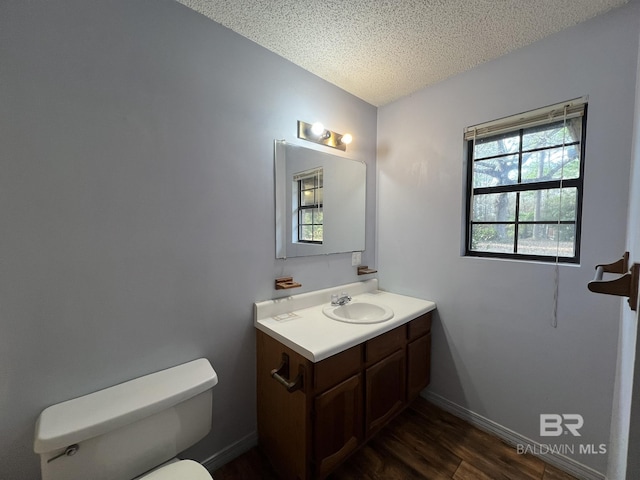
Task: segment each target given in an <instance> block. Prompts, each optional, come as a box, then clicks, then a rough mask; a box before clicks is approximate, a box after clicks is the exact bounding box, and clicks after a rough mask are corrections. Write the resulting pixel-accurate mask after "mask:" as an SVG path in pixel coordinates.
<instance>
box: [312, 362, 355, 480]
mask: <svg viewBox="0 0 640 480" xmlns="http://www.w3.org/2000/svg"><path fill="white" fill-rule="evenodd" d="M313 426H314V434H313V441H314V446H313V452H314V465H315V475H314V476H315V477H316V478H324V477H325V476H326V475H327V474H329V473H330V472H331V471H332V470H334V469H335V468H336V467H337V466H338V465H339V464H340V463H341V462H342V461H343V460H344V459H345V458H346V457H347V456H348V455H349V454H350V453H351V452H353V451H354V450H355V449H356V448H357V447H358V445H360V443H361V442H362V374H360V373H359V374H357V375H354V376H353V377H350V378H348V379H346V380H345V381H343V382H342V383H339V384H338V385H336V386H335V387H333V388H331V389H329V390H327V391H326V392H324V393H321V394H320V395H318V396H316V397H315V399H314V415H313Z"/></svg>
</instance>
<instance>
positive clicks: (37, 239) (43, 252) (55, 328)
mask: <svg viewBox="0 0 640 480" xmlns="http://www.w3.org/2000/svg"><path fill="white" fill-rule="evenodd" d="M0 65H1V66H2V67H1V68H0V112H1V113H0V159H1V162H2V163H1V164H2V170H1V174H0V204H1V205H2V208H0V225H2V233H1V234H0V432H2V434H1V435H0V478H3V479H12V480H20V479H25V480H26V479H34V478H38V471H39V463H38V457H37V456H36V455H35V454H34V453H33V451H32V440H33V430H34V424H35V421H36V418H37V416H38V414H39V413H40V411H41V410H42V409H44V408H45V407H47V406H49V405H51V404H54V403H57V402H60V401H63V400H67V399H69V398H73V397H76V396H78V395H83V394H86V393H89V392H92V391H95V390H97V389H100V388H104V387H107V386H110V385H113V384H116V383H119V382H122V381H125V380H128V379H131V378H134V377H137V376H140V375H143V374H147V373H150V372H153V371H156V370H159V369H163V368H167V367H170V366H173V365H176V364H179V363H182V362H186V361H189V360H191V359H194V358H198V357H207V358H208V359H210V361H211V363H212V364H213V366H214V368H215V369H216V371H217V372H218V374H219V379H220V382H219V384H218V386H217V387H216V388H215V391H214V412H213V416H214V430H213V432H212V433H211V434H210V436H209V437H208V438H207V439H206V440H205V441H204V442H203V443H202V444H201V445H200V446H199V447H198V448H196V449H195V450H193V455H194V456H196V457H197V458H198V459H199V460H203V459H205V458H207V457H208V456H210V455H213V454H215V453H216V452H219V451H220V450H222V449H224V448H225V447H228V446H229V445H231V444H233V443H234V442H236V441H238V440H240V439H242V438H244V437H245V436H247V435H250V434H251V433H252V432H254V431H255V428H256V425H255V366H254V362H255V354H254V351H255V348H254V338H255V337H254V330H253V325H252V321H253V319H252V314H253V310H252V303H253V302H254V301H257V300H265V299H269V298H273V297H275V296H276V292H275V291H274V289H273V280H274V278H276V277H277V276H281V275H283V274H291V275H293V276H294V278H295V279H296V280H297V281H299V282H301V283H302V284H303V287H302V288H301V289H298V292H302V291H307V290H314V289H318V288H324V287H327V286H331V285H336V284H340V283H348V282H352V281H356V280H357V275H356V272H355V268H353V267H351V256H350V254H341V255H330V256H322V257H314V258H298V259H289V260H276V259H275V240H274V238H275V235H274V208H273V204H274V192H273V141H274V139H276V138H284V139H287V140H292V139H294V138H295V134H296V121H297V120H298V119H300V120H305V121H315V120H321V121H323V122H324V123H325V125H327V126H328V127H329V128H331V129H333V130H336V131H338V132H346V131H350V132H351V133H352V134H353V135H354V142H353V144H352V145H350V146H349V149H348V152H347V155H348V156H349V157H351V158H355V159H358V160H364V161H366V162H367V163H368V200H369V210H368V214H367V219H368V224H367V235H366V242H367V243H366V252H365V254H364V256H363V257H364V258H363V260H364V261H365V263H369V264H375V263H376V259H375V257H374V250H375V249H374V234H375V212H374V208H375V141H376V109H375V108H374V107H373V106H371V105H369V104H366V103H365V102H363V101H361V100H359V99H357V98H355V97H353V96H351V95H349V94H346V93H345V92H343V91H341V90H339V89H338V88H336V87H335V86H333V85H330V84H328V83H326V82H324V81H321V80H320V79H318V78H317V77H315V76H313V75H311V74H309V73H308V72H305V71H303V70H301V69H300V68H297V67H295V66H293V65H292V64H290V63H289V62H287V61H285V60H283V59H282V58H280V57H278V56H276V55H274V54H272V53H270V52H268V51H266V50H264V49H262V48H260V47H258V46H257V45H255V44H253V43H252V42H250V41H248V40H246V39H245V38H243V37H240V36H239V35H236V34H234V33H232V32H231V31H229V30H227V29H225V28H223V27H221V26H220V25H217V24H215V23H213V22H211V21H210V20H208V19H206V18H204V17H202V16H200V15H198V14H196V13H194V12H192V11H191V10H189V9H187V8H185V7H184V6H182V5H179V4H177V3H174V2H171V1H169V0H137V1H135V2H133V1H124V0H123V1H111V0H105V1H91V2H86V1H85V0H77V1H71V0H64V1H56V2H48V1H46V0H41V1H36V0H34V1H29V2H24V1H22V0H15V1H7V0H5V1H3V2H1V3H0ZM278 294H279V295H280V293H279V292H278Z"/></svg>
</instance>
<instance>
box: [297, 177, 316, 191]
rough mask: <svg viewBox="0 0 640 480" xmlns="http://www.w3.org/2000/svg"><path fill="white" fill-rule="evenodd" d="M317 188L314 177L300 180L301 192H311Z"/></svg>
mask: <svg viewBox="0 0 640 480" xmlns="http://www.w3.org/2000/svg"><path fill="white" fill-rule="evenodd" d="M315 186H316V177H315V176H312V177H306V178H303V179H302V180H300V189H301V190H310V189H312V188H315Z"/></svg>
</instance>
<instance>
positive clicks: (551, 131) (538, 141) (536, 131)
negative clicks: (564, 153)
mask: <svg viewBox="0 0 640 480" xmlns="http://www.w3.org/2000/svg"><path fill="white" fill-rule="evenodd" d="M581 139H582V118H580V117H578V118H570V119H568V120H567V125H566V128H565V125H564V121H563V120H561V121H559V122H554V123H550V124H548V125H542V126H540V127H534V128H527V129H526V130H525V131H524V133H523V135H522V149H523V150H532V149H534V148H542V147H552V146H556V145H562V144H563V143H564V144H567V143H572V142H578V141H580V140H581Z"/></svg>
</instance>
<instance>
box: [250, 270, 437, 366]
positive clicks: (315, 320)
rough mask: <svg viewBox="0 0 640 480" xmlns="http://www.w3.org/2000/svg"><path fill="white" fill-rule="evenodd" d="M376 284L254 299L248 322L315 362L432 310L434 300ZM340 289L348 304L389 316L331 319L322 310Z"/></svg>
mask: <svg viewBox="0 0 640 480" xmlns="http://www.w3.org/2000/svg"><path fill="white" fill-rule="evenodd" d="M377 286H378V283H377V280H375V279H373V280H367V281H365V282H356V283H351V284H348V285H341V286H338V287H333V288H327V289H324V290H318V291H316V292H308V293H303V294H299V295H293V296H290V297H286V298H281V299H276V300H267V301H264V302H259V303H255V304H254V313H255V315H254V324H255V327H256V328H257V329H258V330H261V331H263V332H265V333H266V334H268V335H270V336H271V337H273V338H275V339H277V340H278V341H280V342H281V343H283V344H284V345H286V346H288V347H289V348H291V349H292V350H294V351H295V352H297V353H299V354H300V355H302V356H304V357H305V358H307V359H309V360H311V361H312V362H319V361H320V360H324V359H325V358H328V357H330V356H332V355H335V354H336V353H340V352H342V351H344V350H346V349H348V348H350V347H353V346H355V345H358V344H360V343H362V342H364V341H366V340H369V339H371V338H373V337H376V336H378V335H380V334H382V333H385V332H388V331H389V330H393V329H394V328H396V327H398V326H400V325H403V324H405V323H407V322H408V321H409V320H413V319H414V318H416V317H418V316H420V315H422V314H424V313H427V312H430V311H431V310H435V308H436V304H435V303H434V302H431V301H428V300H422V299H420V298H415V297H409V296H406V295H398V294H396V293H390V292H385V291H381V290H378V289H377ZM341 292H346V293H348V294H349V295H351V296H352V297H353V300H352V302H353V303H355V302H368V303H372V304H379V305H386V306H387V307H390V308H391V309H392V310H393V314H394V315H393V318H391V319H390V320H387V321H385V322H381V323H372V324H354V323H344V322H339V321H336V320H332V319H330V318H328V317H327V316H326V315H324V313H322V308H323V307H325V306H327V305H329V303H330V299H331V294H332V293H341Z"/></svg>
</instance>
